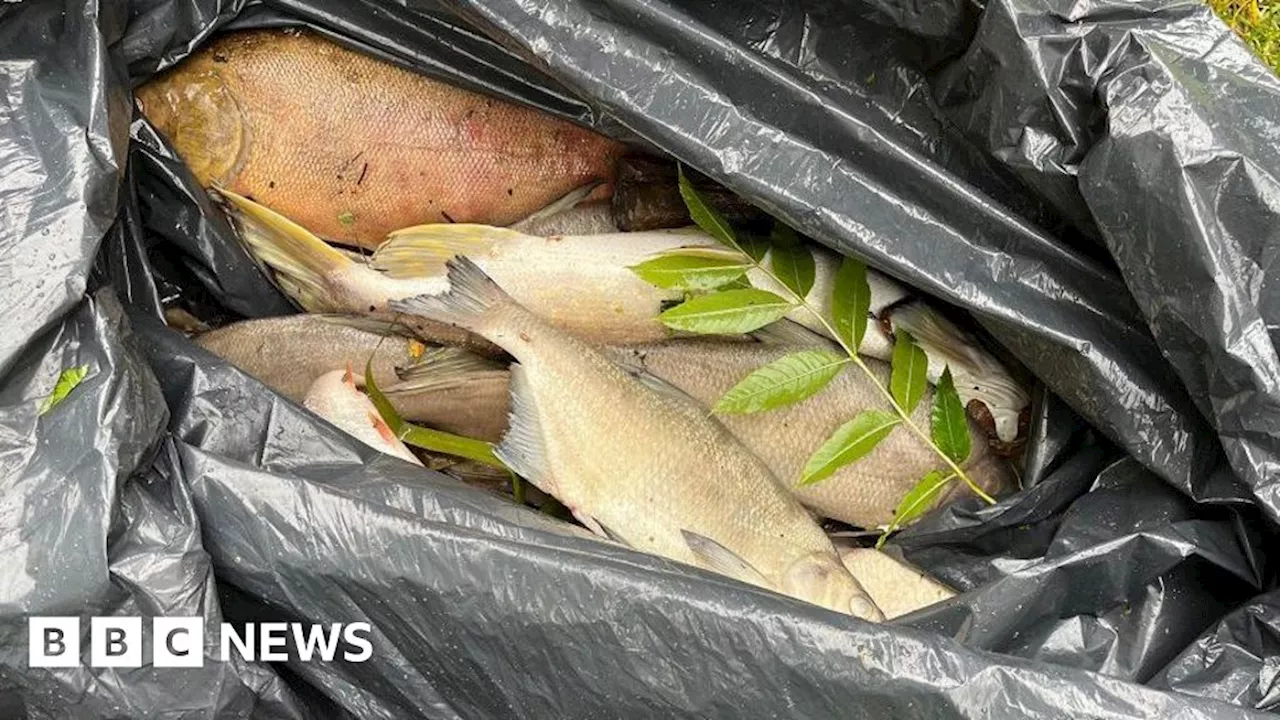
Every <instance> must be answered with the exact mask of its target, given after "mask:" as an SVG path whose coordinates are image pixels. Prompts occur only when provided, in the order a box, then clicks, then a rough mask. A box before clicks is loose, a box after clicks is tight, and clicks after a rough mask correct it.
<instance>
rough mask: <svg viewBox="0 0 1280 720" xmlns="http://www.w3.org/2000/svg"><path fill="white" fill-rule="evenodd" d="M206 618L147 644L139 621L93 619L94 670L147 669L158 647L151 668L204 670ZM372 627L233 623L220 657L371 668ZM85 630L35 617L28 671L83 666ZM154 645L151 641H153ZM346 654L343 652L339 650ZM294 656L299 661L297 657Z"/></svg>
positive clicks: (156, 624) (175, 622) (184, 621)
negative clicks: (145, 662) (146, 659)
mask: <svg viewBox="0 0 1280 720" xmlns="http://www.w3.org/2000/svg"><path fill="white" fill-rule="evenodd" d="M204 630H205V628H204V618H202V617H157V618H152V620H151V627H150V633H149V635H150V637H149V638H147V637H144V634H143V626H142V618H140V617H94V618H90V620H89V667H122V668H136V667H142V651H143V648H144V647H146V646H149V647H150V648H151V666H152V667H164V668H183V667H202V666H203V665H204V658H205V641H204V640H205V638H204ZM370 632H371V628H370V626H369V623H363V622H357V623H347V624H343V623H330V624H328V625H308V624H304V623H257V624H255V623H246V624H245V625H244V626H243V627H242V628H241V629H240V630H237V629H236V627H235V626H234V625H232V624H231V623H222V624H221V626H220V627H219V640H218V648H219V651H220V652H219V657H220V658H221V659H222V661H223V662H228V661H230V660H231V658H232V655H233V653H234V654H237V655H239V656H240V657H241V658H242V659H244V660H251V661H252V660H261V661H265V662H285V661H288V660H294V659H296V660H300V661H302V662H315V661H321V662H333V661H334V660H335V659H336V658H341V659H342V660H345V661H346V662H353V663H358V662H364V661H366V660H368V659H369V658H370V657H372V655H373V643H371V642H370V641H369V633H370ZM81 638H82V635H81V624H80V618H78V617H32V618H30V619H29V620H28V623H27V643H28V664H29V665H30V666H31V667H38V668H66V667H79V666H80V664H81V655H80V641H81ZM148 640H149V642H148ZM340 649H341V652H339V650H340ZM291 651H292V654H290V653H291Z"/></svg>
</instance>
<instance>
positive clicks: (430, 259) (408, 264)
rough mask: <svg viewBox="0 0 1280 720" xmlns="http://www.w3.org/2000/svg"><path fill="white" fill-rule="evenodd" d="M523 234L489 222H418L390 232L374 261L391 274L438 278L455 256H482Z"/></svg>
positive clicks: (373, 263)
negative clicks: (425, 223) (423, 223)
mask: <svg viewBox="0 0 1280 720" xmlns="http://www.w3.org/2000/svg"><path fill="white" fill-rule="evenodd" d="M522 237H525V235H523V234H522V233H518V232H516V231H514V230H508V229H506V228H497V227H492V226H489V225H471V224H464V223H453V224H450V223H440V224H436V225H415V226H413V227H408V228H404V229H403V230H397V231H395V232H393V233H391V234H390V235H388V236H387V240H386V242H384V243H382V245H380V246H379V247H378V249H377V250H376V251H374V253H373V258H372V260H371V264H372V265H373V268H374V269H375V270H380V271H381V272H383V273H385V274H386V275H387V276H388V277H393V278H415V277H435V276H438V275H440V274H441V273H443V272H445V263H446V262H448V261H449V260H450V259H451V258H454V257H458V256H466V257H478V256H481V255H484V254H486V253H488V252H489V251H490V250H492V249H493V246H494V245H495V244H496V243H498V242H501V241H504V240H514V239H519V238H522Z"/></svg>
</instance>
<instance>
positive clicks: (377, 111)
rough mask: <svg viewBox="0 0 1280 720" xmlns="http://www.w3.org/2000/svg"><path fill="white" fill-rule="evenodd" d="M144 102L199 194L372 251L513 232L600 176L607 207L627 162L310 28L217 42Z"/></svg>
mask: <svg viewBox="0 0 1280 720" xmlns="http://www.w3.org/2000/svg"><path fill="white" fill-rule="evenodd" d="M136 97H137V99H138V101H139V103H140V104H141V106H142V112H143V114H144V115H146V117H147V119H149V120H150V121H151V122H152V124H154V125H155V126H156V128H157V129H159V130H160V132H162V133H163V134H164V135H165V136H166V137H167V138H168V139H169V141H170V142H171V143H172V144H173V146H174V148H175V149H176V150H177V152H178V155H179V156H180V157H181V158H182V160H183V161H184V162H185V163H186V164H187V166H188V167H189V168H190V169H191V171H192V173H193V174H194V175H195V177H196V180H197V181H198V182H199V183H200V184H201V185H202V186H205V187H210V186H212V185H215V184H217V185H221V186H222V187H225V188H227V189H229V190H232V191H234V192H237V193H239V194H241V195H247V196H250V197H254V198H256V199H257V200H259V201H260V202H262V203H265V204H267V205H269V206H271V207H273V208H276V209H277V210H279V211H280V212H283V213H285V214H287V215H288V216H289V217H291V218H293V219H295V220H296V221H298V222H300V223H302V224H303V225H304V226H306V227H308V228H310V229H311V230H312V231H314V232H316V233H319V234H320V235H322V236H324V237H328V238H331V239H334V240H338V241H341V242H343V243H347V244H353V245H362V246H365V247H370V248H372V247H374V246H376V245H377V244H378V243H380V242H382V240H383V238H384V237H386V235H387V233H389V232H391V231H392V230H395V229H397V228H402V227H408V226H410V225H416V224H419V223H424V222H454V221H456V222H484V223H490V224H495V225H506V224H509V223H512V222H515V221H517V220H519V219H520V218H522V217H525V216H526V215H528V214H530V213H531V212H533V211H534V210H536V209H538V208H540V207H543V206H545V205H547V204H548V203H550V202H551V201H553V200H554V199H556V198H558V197H560V196H562V195H564V194H565V193H567V192H569V191H570V190H572V189H573V188H576V187H579V186H581V185H583V184H585V183H587V182H590V181H594V180H598V181H603V182H604V185H603V186H602V187H601V188H600V191H599V192H598V193H597V197H599V198H602V199H603V198H607V197H608V196H609V193H610V192H611V187H610V183H611V182H612V180H613V177H614V172H615V168H614V166H615V164H616V161H617V157H618V156H619V155H620V153H621V152H622V146H621V145H620V144H618V143H616V142H615V141H613V140H610V139H608V138H605V137H603V136H601V135H598V134H596V133H594V132H591V131H589V130H587V129H584V128H581V127H578V126H576V125H573V124H571V123H569V122H567V121H564V120H560V119H558V118H554V117H552V116H550V115H547V114H545V113H542V112H540V111H537V110H534V109H530V108H526V107H522V106H518V105H514V104H512V103H508V102H504V101H502V100H497V99H495V98H491V97H487V96H485V95H481V94H478V93H474V92H471V91H469V90H464V89H462V88H458V87H454V86H452V85H449V84H447V83H443V82H440V81H437V80H433V79H431V78H428V77H426V76H423V75H420V74H418V73H414V72H411V71H409V70H406V69H403V68H401V67H398V66H396V65H393V64H390V63H387V62H384V61H382V60H379V59H376V58H373V57H371V56H369V55H366V54H364V53H360V52H356V51H354V50H350V49H347V48H345V47H343V46H341V45H338V44H335V43H333V42H331V41H329V40H326V39H324V38H322V37H321V36H319V35H316V34H313V33H309V32H299V31H278V30H251V31H243V32H235V33H230V34H227V35H224V36H222V37H220V38H216V39H214V40H213V41H212V42H210V43H208V44H207V45H206V46H205V47H204V48H202V49H201V50H200V51H198V52H196V53H195V54H193V55H192V56H191V57H189V58H187V59H186V60H184V61H183V62H182V63H180V64H179V65H178V66H176V67H175V68H173V69H172V70H170V71H168V72H166V73H164V74H162V75H160V76H159V77H157V78H155V79H153V80H151V81H150V82H148V83H146V84H144V85H143V86H142V87H140V88H139V89H138V90H137V93H136Z"/></svg>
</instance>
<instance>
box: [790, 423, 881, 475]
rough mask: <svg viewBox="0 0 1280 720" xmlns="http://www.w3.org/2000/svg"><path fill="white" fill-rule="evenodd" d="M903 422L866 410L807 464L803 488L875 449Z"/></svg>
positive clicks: (832, 438) (830, 439) (836, 433)
mask: <svg viewBox="0 0 1280 720" xmlns="http://www.w3.org/2000/svg"><path fill="white" fill-rule="evenodd" d="M901 422H902V420H901V419H900V418H899V417H898V416H897V415H892V414H890V413H887V412H884V411H883V410H864V411H862V412H861V413H859V414H858V416H857V417H855V418H854V419H852V420H850V421H849V422H847V423H845V424H844V425H841V426H840V427H839V428H837V429H836V431H835V432H834V433H832V435H831V437H829V438H827V441H826V442H824V443H822V447H820V448H818V451H817V452H815V453H814V454H813V457H811V458H809V462H807V463H805V466H804V472H803V473H802V474H801V476H800V484H801V485H812V484H813V483H816V482H818V481H819V480H824V479H826V478H827V477H829V476H830V475H831V474H832V473H834V472H835V471H837V470H839V469H840V468H842V467H844V466H845V465H848V464H849V463H851V462H853V461H854V460H857V459H858V458H861V457H862V456H864V455H866V454H867V453H869V452H871V451H872V450H874V449H875V447H876V445H877V444H879V442H880V441H881V440H883V439H885V437H886V436H888V435H889V433H890V431H892V430H893V429H894V428H895V427H897V426H898V424H899V423H901Z"/></svg>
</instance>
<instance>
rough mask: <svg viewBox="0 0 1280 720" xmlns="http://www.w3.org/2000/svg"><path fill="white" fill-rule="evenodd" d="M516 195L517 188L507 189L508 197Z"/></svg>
mask: <svg viewBox="0 0 1280 720" xmlns="http://www.w3.org/2000/svg"><path fill="white" fill-rule="evenodd" d="M514 194H515V188H507V195H514Z"/></svg>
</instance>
